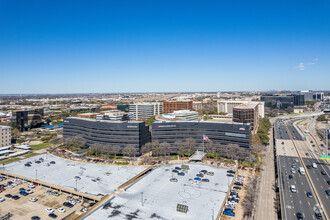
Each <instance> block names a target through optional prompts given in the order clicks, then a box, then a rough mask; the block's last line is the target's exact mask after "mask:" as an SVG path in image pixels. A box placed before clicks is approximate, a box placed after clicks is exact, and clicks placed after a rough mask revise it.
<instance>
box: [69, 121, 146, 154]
mask: <svg viewBox="0 0 330 220" xmlns="http://www.w3.org/2000/svg"><path fill="white" fill-rule="evenodd" d="M77 135H81V136H82V137H83V138H84V139H85V140H86V142H87V144H88V145H92V144H101V145H104V146H109V145H118V146H120V147H121V148H122V149H123V148H124V147H126V146H128V145H130V146H133V147H134V148H135V150H136V155H139V154H140V148H141V146H143V145H144V144H146V143H147V142H150V141H151V136H150V132H149V127H148V126H146V125H145V123H144V122H138V121H133V122H120V121H116V122H114V121H110V120H96V119H87V118H76V117H69V118H65V119H64V123H63V136H64V138H68V137H75V136H77Z"/></svg>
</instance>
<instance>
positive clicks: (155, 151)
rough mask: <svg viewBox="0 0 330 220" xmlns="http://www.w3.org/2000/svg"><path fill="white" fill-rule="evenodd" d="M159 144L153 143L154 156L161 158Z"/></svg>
mask: <svg viewBox="0 0 330 220" xmlns="http://www.w3.org/2000/svg"><path fill="white" fill-rule="evenodd" d="M159 145H160V144H159V142H158V141H156V142H152V155H153V156H159V155H160V148H159Z"/></svg>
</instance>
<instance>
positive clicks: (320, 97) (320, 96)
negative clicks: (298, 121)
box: [313, 92, 324, 101]
mask: <svg viewBox="0 0 330 220" xmlns="http://www.w3.org/2000/svg"><path fill="white" fill-rule="evenodd" d="M313 99H314V100H318V101H324V92H316V93H314V95H313Z"/></svg>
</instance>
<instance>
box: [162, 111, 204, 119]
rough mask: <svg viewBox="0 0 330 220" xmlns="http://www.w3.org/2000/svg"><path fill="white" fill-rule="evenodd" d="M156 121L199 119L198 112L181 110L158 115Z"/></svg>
mask: <svg viewBox="0 0 330 220" xmlns="http://www.w3.org/2000/svg"><path fill="white" fill-rule="evenodd" d="M156 121H198V112H195V111H190V110H179V111H174V112H173V113H168V114H162V115H159V116H156Z"/></svg>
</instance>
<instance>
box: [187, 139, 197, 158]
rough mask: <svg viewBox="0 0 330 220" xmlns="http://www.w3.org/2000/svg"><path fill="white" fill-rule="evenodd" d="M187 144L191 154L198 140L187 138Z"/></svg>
mask: <svg viewBox="0 0 330 220" xmlns="http://www.w3.org/2000/svg"><path fill="white" fill-rule="evenodd" d="M185 146H186V149H187V152H188V154H191V153H192V152H193V151H194V150H195V147H196V141H195V140H194V139H193V138H187V139H186V142H185Z"/></svg>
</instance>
